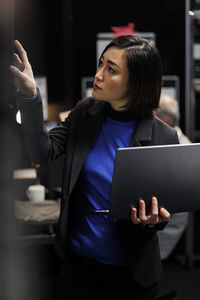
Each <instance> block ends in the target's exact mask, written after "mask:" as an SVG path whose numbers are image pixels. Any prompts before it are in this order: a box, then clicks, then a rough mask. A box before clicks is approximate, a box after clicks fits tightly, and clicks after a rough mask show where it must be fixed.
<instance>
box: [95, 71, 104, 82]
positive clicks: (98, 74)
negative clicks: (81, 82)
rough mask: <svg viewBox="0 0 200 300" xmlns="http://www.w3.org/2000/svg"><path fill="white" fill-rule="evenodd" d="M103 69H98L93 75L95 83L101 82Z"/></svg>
mask: <svg viewBox="0 0 200 300" xmlns="http://www.w3.org/2000/svg"><path fill="white" fill-rule="evenodd" d="M103 77H104V76H103V69H102V68H98V69H97V71H96V74H95V79H96V80H97V81H103Z"/></svg>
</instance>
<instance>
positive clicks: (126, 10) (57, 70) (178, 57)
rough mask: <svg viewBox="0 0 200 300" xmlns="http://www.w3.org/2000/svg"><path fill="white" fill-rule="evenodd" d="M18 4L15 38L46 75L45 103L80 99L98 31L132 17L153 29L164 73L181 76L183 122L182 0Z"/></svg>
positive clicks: (138, 27)
mask: <svg viewBox="0 0 200 300" xmlns="http://www.w3.org/2000/svg"><path fill="white" fill-rule="evenodd" d="M18 3H19V4H20V3H21V5H18V6H17V7H16V26H15V38H17V39H19V40H20V41H21V42H22V43H23V45H24V47H25V48H26V50H27V52H28V55H29V58H30V61H31V63H32V66H33V69H34V73H35V75H46V76H47V79H48V100H49V102H50V103H51V102H56V101H59V102H63V103H66V106H67V107H69V108H71V106H73V105H74V104H75V103H76V102H77V101H78V100H79V99H80V98H81V78H82V77H85V76H93V75H94V74H95V70H96V35H97V33H99V32H110V31H111V26H113V25H115V26H123V25H127V24H128V23H129V22H133V23H135V29H136V30H137V31H139V32H155V34H156V44H157V47H158V49H159V50H160V53H161V56H162V60H163V73H164V75H178V76H179V77H180V85H181V86H180V88H181V90H180V92H181V100H180V102H181V112H182V119H181V125H182V127H184V101H185V99H184V92H185V91H184V81H185V78H184V62H185V3H184V1H180V0H173V1H172V0H169V1H160V0H151V1H141V0H133V1H127V0H124V1H123V3H115V2H113V1H106V0H102V1H96V2H95V3H94V2H93V1H88V0H86V1H81V0H74V1H70V0H68V1H57V2H56V4H55V2H50V1H49V2H48V5H47V3H46V2H45V1H39V0H35V1H31V0H26V1H24V0H18ZM24 4H25V6H24ZM22 7H24V9H23V12H24V13H23V12H22Z"/></svg>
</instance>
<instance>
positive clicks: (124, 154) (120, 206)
mask: <svg viewBox="0 0 200 300" xmlns="http://www.w3.org/2000/svg"><path fill="white" fill-rule="evenodd" d="M152 196H156V197H157V199H158V203H159V205H160V206H163V207H165V208H166V209H167V210H168V211H169V212H170V213H178V212H191V211H196V210H200V143H192V144H175V145H164V146H163V145H162V146H145V147H131V148H119V149H117V152H116V158H115V166H114V174H113V182H112V189H111V199H110V208H109V210H101V211H96V213H97V214H107V215H108V218H109V219H128V218H130V206H131V204H132V205H134V206H135V207H138V199H139V198H142V199H143V200H144V201H145V202H146V207H147V208H148V207H150V203H151V199H152Z"/></svg>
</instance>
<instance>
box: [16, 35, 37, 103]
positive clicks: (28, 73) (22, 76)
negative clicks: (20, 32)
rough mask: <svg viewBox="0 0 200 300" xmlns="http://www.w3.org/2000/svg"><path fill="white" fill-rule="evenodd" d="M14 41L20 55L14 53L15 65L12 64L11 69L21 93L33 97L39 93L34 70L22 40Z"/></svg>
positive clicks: (26, 96)
mask: <svg viewBox="0 0 200 300" xmlns="http://www.w3.org/2000/svg"><path fill="white" fill-rule="evenodd" d="M14 43H15V47H16V49H17V50H18V52H19V55H18V54H16V53H14V62H13V65H11V66H10V70H11V72H12V74H13V75H14V80H15V86H16V88H17V89H18V91H19V93H20V95H21V96H23V97H25V98H31V97H33V96H35V95H36V94H37V89H36V83H35V79H34V75H33V70H32V67H31V65H30V63H29V60H28V57H27V53H26V51H25V50H24V48H23V47H22V45H21V44H20V42H19V41H17V40H15V42H14Z"/></svg>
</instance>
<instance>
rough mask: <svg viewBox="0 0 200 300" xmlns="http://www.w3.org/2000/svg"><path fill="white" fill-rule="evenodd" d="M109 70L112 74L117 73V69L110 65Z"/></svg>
mask: <svg viewBox="0 0 200 300" xmlns="http://www.w3.org/2000/svg"><path fill="white" fill-rule="evenodd" d="M108 71H109V72H110V73H112V74H114V73H115V70H114V69H113V68H112V67H110V66H109V67H108Z"/></svg>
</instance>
